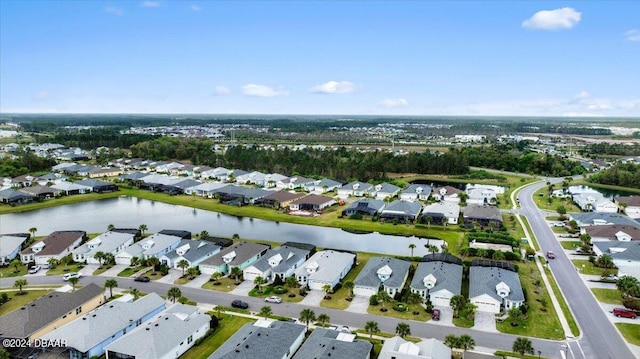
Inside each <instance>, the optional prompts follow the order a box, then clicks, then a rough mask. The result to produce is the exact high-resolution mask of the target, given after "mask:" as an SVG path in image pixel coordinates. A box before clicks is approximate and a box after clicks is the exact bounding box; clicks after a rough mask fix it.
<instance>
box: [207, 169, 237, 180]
mask: <svg viewBox="0 0 640 359" xmlns="http://www.w3.org/2000/svg"><path fill="white" fill-rule="evenodd" d="M232 174H233V170H230V169H226V168H224V167H216V168H214V169H212V170H207V171H202V172H200V177H201V178H205V179H206V178H214V179H216V180H218V181H222V182H226V181H227V180H228V179H229V176H231V175H232Z"/></svg>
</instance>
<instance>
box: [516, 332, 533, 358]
mask: <svg viewBox="0 0 640 359" xmlns="http://www.w3.org/2000/svg"><path fill="white" fill-rule="evenodd" d="M512 349H513V352H514V353H518V354H520V358H522V359H524V353H528V354H533V353H534V352H535V350H534V349H533V345H531V340H529V339H527V338H523V337H520V338H516V340H515V341H514V342H513V348H512Z"/></svg>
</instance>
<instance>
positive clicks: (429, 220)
mask: <svg viewBox="0 0 640 359" xmlns="http://www.w3.org/2000/svg"><path fill="white" fill-rule="evenodd" d="M424 220H425V222H427V227H430V226H431V222H432V221H433V217H431V216H427V218H425V219H424Z"/></svg>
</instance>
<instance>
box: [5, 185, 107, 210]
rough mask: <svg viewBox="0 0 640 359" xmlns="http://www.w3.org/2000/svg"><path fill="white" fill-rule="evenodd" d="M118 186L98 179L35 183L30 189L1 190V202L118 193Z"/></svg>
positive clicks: (17, 202)
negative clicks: (94, 193) (49, 183)
mask: <svg viewBox="0 0 640 359" xmlns="http://www.w3.org/2000/svg"><path fill="white" fill-rule="evenodd" d="M117 190H118V186H116V185H114V184H112V183H109V182H105V181H101V180H96V179H85V180H79V181H75V182H67V181H60V182H58V183H54V184H52V185H41V184H39V183H37V184H36V182H34V183H33V184H32V185H30V186H28V187H20V188H5V189H3V190H0V202H1V203H5V204H22V203H29V202H33V201H37V200H43V199H47V198H54V197H58V196H61V195H65V196H68V195H74V194H85V193H91V192H96V193H105V192H113V191H117Z"/></svg>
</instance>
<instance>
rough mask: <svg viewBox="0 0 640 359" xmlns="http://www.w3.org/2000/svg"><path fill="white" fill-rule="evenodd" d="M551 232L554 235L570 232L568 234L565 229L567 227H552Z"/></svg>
mask: <svg viewBox="0 0 640 359" xmlns="http://www.w3.org/2000/svg"><path fill="white" fill-rule="evenodd" d="M551 230H552V231H553V233H560V234H566V233H569V232H567V228H565V227H556V226H553V227H551Z"/></svg>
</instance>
